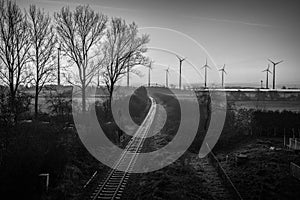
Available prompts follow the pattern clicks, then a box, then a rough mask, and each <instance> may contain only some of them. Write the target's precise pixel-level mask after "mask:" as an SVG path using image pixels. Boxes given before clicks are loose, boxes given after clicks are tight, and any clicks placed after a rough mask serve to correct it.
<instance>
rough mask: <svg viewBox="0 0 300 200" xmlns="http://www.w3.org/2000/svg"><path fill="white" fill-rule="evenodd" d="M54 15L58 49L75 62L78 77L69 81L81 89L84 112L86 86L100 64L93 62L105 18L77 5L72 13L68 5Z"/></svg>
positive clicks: (86, 7) (97, 51)
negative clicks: (58, 41)
mask: <svg viewBox="0 0 300 200" xmlns="http://www.w3.org/2000/svg"><path fill="white" fill-rule="evenodd" d="M54 17H55V20H56V24H57V25H56V29H57V33H58V36H59V40H60V42H61V50H62V51H63V52H64V54H65V55H66V56H67V57H68V58H69V62H71V63H73V64H75V65H76V67H77V69H78V76H77V79H73V81H70V82H71V83H72V84H73V85H77V86H79V87H80V89H81V92H82V111H83V112H84V111H85V110H86V99H85V98H86V97H85V96H86V88H87V87H88V86H89V84H90V83H91V81H92V79H93V77H94V76H95V75H96V74H97V70H98V67H99V65H98V64H93V63H92V61H93V60H95V59H96V58H97V56H99V54H100V47H99V45H100V44H101V39H102V37H103V35H104V31H105V28H106V22H107V17H106V16H105V15H103V14H100V13H95V12H94V11H93V10H92V9H91V8H89V7H88V6H77V7H76V9H75V11H73V12H71V11H70V9H69V8H68V7H63V8H62V9H61V10H60V12H58V13H55V15H54ZM97 63H98V62H97ZM78 83H79V85H78Z"/></svg>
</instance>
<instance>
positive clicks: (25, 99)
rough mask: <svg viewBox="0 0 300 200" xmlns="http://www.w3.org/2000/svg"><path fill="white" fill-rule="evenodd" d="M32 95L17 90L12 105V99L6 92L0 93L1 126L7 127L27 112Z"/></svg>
mask: <svg viewBox="0 0 300 200" xmlns="http://www.w3.org/2000/svg"><path fill="white" fill-rule="evenodd" d="M31 99H32V97H31V96H30V95H28V94H25V93H23V92H18V93H17V95H16V97H15V100H14V103H13V106H11V105H12V99H11V96H10V95H9V93H8V92H6V91H2V92H1V94H0V124H1V126H2V127H9V126H11V125H13V124H14V123H16V122H18V120H20V119H23V118H25V117H26V114H28V111H29V106H30V104H31Z"/></svg>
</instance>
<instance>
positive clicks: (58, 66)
mask: <svg viewBox="0 0 300 200" xmlns="http://www.w3.org/2000/svg"><path fill="white" fill-rule="evenodd" d="M60 51H61V45H59V47H58V48H57V85H58V86H60Z"/></svg>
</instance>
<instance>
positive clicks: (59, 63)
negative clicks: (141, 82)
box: [0, 0, 149, 122]
mask: <svg viewBox="0 0 300 200" xmlns="http://www.w3.org/2000/svg"><path fill="white" fill-rule="evenodd" d="M148 42H149V35H147V34H139V32H138V26H137V25H136V24H135V23H134V22H132V23H127V22H125V20H123V19H122V18H117V17H112V18H109V17H108V16H106V15H104V14H102V13H100V12H96V11H94V10H93V9H92V8H90V7H89V6H82V5H79V6H77V7H76V8H75V9H74V10H71V9H70V8H69V7H63V8H61V9H60V10H58V11H55V12H54V14H53V15H50V14H49V13H46V12H45V11H44V9H42V8H39V7H37V6H35V5H30V6H29V7H28V8H26V9H25V10H23V9H21V8H20V7H19V6H18V5H17V3H16V2H15V1H10V0H0V85H2V86H3V87H1V89H2V90H3V91H1V93H5V97H7V98H6V99H4V100H3V102H6V103H7V104H6V105H5V106H6V107H7V108H8V109H9V111H10V113H11V114H12V116H11V117H12V121H14V122H17V121H18V116H19V114H20V111H21V110H19V109H18V107H17V106H16V105H17V104H19V103H18V101H19V98H18V96H19V95H20V93H22V88H24V87H28V86H30V87H34V88H35V95H34V97H33V98H34V100H35V103H34V104H35V118H36V119H37V118H38V113H39V110H38V105H39V104H38V102H39V94H40V92H41V91H42V89H43V88H44V86H45V85H47V84H48V83H54V82H56V81H57V83H58V85H59V84H60V75H58V74H59V73H60V74H62V75H63V76H62V78H63V81H64V82H65V83H68V84H71V85H73V86H74V87H78V88H79V91H80V93H81V98H82V106H81V108H82V109H81V110H82V111H83V112H85V111H86V107H87V106H86V98H85V97H86V89H87V88H88V87H89V86H90V85H95V86H99V85H100V84H104V85H105V86H106V88H107V90H108V92H109V97H110V99H111V98H112V93H113V91H114V88H115V84H116V82H117V81H119V80H120V79H121V78H122V77H123V76H124V75H125V74H126V73H128V72H131V73H138V71H137V70H136V69H135V67H136V66H137V65H140V64H144V65H145V64H147V63H148V59H147V57H145V56H144V53H145V52H146V51H147V48H146V47H145V45H146V44H147V43H148ZM1 113H2V111H1Z"/></svg>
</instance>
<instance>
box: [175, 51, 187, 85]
mask: <svg viewBox="0 0 300 200" xmlns="http://www.w3.org/2000/svg"><path fill="white" fill-rule="evenodd" d="M176 57H177V58H178V60H179V89H181V66H182V62H183V61H184V60H185V59H186V58H181V57H179V56H177V55H176Z"/></svg>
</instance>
